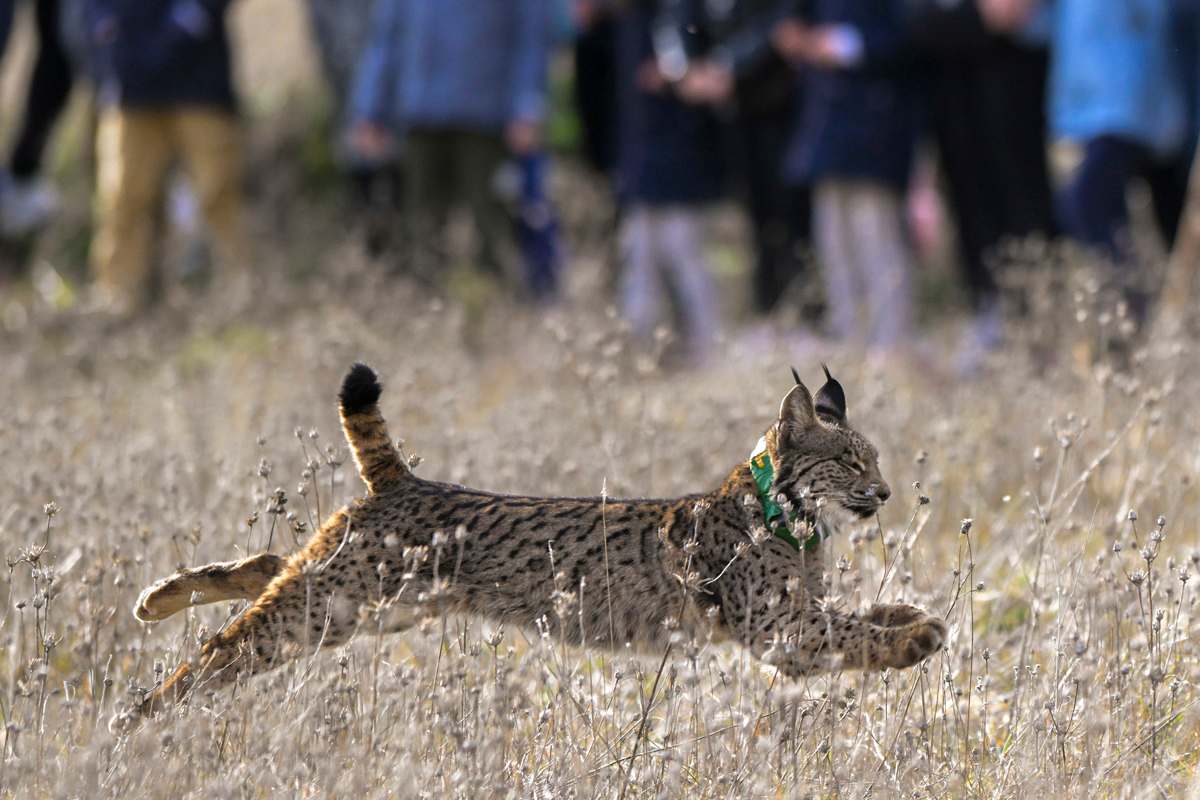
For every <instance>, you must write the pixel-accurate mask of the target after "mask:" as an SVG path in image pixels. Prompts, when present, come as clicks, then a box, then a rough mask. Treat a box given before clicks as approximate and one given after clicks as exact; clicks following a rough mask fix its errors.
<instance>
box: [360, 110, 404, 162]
mask: <svg viewBox="0 0 1200 800" xmlns="http://www.w3.org/2000/svg"><path fill="white" fill-rule="evenodd" d="M349 138H350V148H351V149H352V150H353V151H354V152H355V153H356V154H357V155H359V156H360V157H362V158H365V159H368V160H370V161H382V160H384V159H386V158H387V157H389V156H390V155H391V154H392V151H393V150H394V149H395V141H394V139H393V138H392V133H391V131H389V130H388V129H387V128H386V127H384V126H383V125H380V124H379V123H378V122H372V121H371V120H365V119H364V120H362V121H360V122H358V123H356V124H355V125H354V127H352V128H351V129H350V137H349Z"/></svg>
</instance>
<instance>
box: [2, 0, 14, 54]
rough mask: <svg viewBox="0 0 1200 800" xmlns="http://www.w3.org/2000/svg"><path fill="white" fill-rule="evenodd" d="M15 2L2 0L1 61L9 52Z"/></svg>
mask: <svg viewBox="0 0 1200 800" xmlns="http://www.w3.org/2000/svg"><path fill="white" fill-rule="evenodd" d="M15 6H16V2H15V0H0V59H2V58H3V57H4V53H5V51H7V50H8V35H9V34H10V33H12V21H13V11H14V9H15Z"/></svg>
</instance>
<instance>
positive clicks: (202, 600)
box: [133, 553, 287, 622]
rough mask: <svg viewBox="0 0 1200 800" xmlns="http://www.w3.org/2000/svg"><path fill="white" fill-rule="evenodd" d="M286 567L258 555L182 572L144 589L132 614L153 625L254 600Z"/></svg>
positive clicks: (284, 561)
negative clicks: (211, 606) (191, 610)
mask: <svg viewBox="0 0 1200 800" xmlns="http://www.w3.org/2000/svg"><path fill="white" fill-rule="evenodd" d="M286 564H287V559H285V558H283V557H281V556H277V555H273V554H271V553H259V554H258V555H256V556H250V557H249V558H243V559H241V560H239V561H218V562H216V563H214V564H206V565H204V566H203V567H195V568H193V569H185V570H182V571H180V572H177V573H175V574H174V575H171V576H169V577H166V578H162V579H161V580H158V581H155V582H154V583H152V584H151V585H150V586H148V587H146V589H144V590H143V591H142V593H141V594H140V595H139V596H138V600H137V605H135V606H134V608H133V615H134V616H135V617H137V618H138V619H140V620H141V621H142V622H155V621H158V620H161V619H166V618H167V617H169V616H171V615H172V614H174V613H176V612H178V611H182V610H183V609H185V608H188V607H190V606H194V605H203V604H207V603H217V602H220V601H221V600H254V599H257V598H258V596H259V595H261V594H262V593H263V590H265V589H266V588H267V585H268V584H269V583H270V582H271V581H272V580H274V579H275V576H276V575H278V574H279V573H280V572H282V571H283V568H284V566H285V565H286Z"/></svg>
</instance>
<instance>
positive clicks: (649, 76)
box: [633, 58, 667, 94]
mask: <svg viewBox="0 0 1200 800" xmlns="http://www.w3.org/2000/svg"><path fill="white" fill-rule="evenodd" d="M633 82H634V84H635V85H636V86H637V88H639V89H641V90H642V91H643V92H649V93H650V94H658V93H659V92H661V91H662V90H663V89H665V88H666V86H667V79H666V77H664V76H663V74H662V72H660V71H659V69H658V64H657V62H655V60H654V59H652V58H651V59H647V60H646V61H643V62H642V64H641V66H639V67H638V68H637V74H636V75H634V77H633Z"/></svg>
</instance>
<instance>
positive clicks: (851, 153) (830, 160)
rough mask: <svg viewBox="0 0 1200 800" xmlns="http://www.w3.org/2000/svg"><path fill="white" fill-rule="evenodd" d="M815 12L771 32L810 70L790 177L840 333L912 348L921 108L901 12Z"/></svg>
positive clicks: (841, 7) (841, 8) (885, 5)
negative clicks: (800, 192)
mask: <svg viewBox="0 0 1200 800" xmlns="http://www.w3.org/2000/svg"><path fill="white" fill-rule="evenodd" d="M809 6H810V7H809V8H808V9H807V11H806V13H805V14H804V15H803V16H795V17H791V18H789V19H786V20H784V21H783V22H781V23H779V25H777V26H776V28H775V31H774V40H775V44H776V46H777V47H778V48H779V50H780V52H781V53H783V54H784V55H785V56H786V57H788V58H789V59H790V60H792V61H793V62H794V63H796V64H797V65H800V66H802V67H804V69H803V73H802V79H803V81H804V101H803V106H802V108H801V110H800V115H799V118H798V120H797V126H796V132H795V134H794V135H793V139H792V141H791V143H790V145H789V150H788V156H787V161H786V166H785V168H786V169H787V171H788V173H789V174H790V175H791V176H792V177H793V178H795V179H796V180H798V181H800V182H804V183H809V184H810V185H811V186H812V187H813V235H814V242H815V245H816V250H817V257H818V260H819V261H820V263H821V269H822V273H823V276H824V280H825V290H826V299H827V301H828V304H829V308H828V313H829V323H830V329H831V332H832V333H833V334H834V335H835V336H837V337H838V338H840V339H843V340H853V341H861V342H863V343H865V344H866V345H868V346H870V347H872V348H878V349H890V348H897V347H903V346H905V345H907V344H908V343H909V341H908V340H909V338H910V336H911V333H912V303H913V300H912V292H913V288H912V270H913V256H912V252H911V246H910V243H909V239H908V233H907V231H906V228H905V213H904V197H905V191H906V189H907V186H908V183H909V176H910V171H911V168H912V161H913V151H914V148H915V138H916V98H915V96H914V94H915V93H914V87H913V86H912V85H911V81H910V78H909V76H908V74H907V72H908V70H907V64H906V59H907V58H908V55H909V53H908V51H907V48H906V44H905V36H904V20H903V15H902V11H901V8H900V3H899V2H898V0H887V2H883V1H882V0H814V2H812V3H811V4H809ZM860 306H861V312H860Z"/></svg>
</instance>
